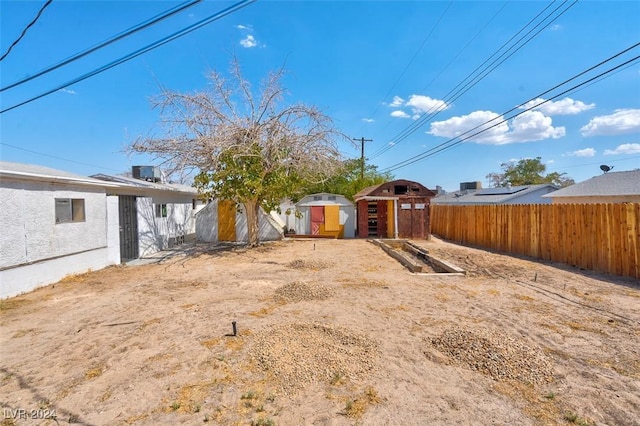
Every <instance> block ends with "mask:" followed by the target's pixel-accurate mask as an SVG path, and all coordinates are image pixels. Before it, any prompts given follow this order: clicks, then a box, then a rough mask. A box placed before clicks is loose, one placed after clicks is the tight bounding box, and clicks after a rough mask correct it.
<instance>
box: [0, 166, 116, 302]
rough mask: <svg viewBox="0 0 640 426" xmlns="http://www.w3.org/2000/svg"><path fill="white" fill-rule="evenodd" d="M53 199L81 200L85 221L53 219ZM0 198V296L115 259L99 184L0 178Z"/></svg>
mask: <svg viewBox="0 0 640 426" xmlns="http://www.w3.org/2000/svg"><path fill="white" fill-rule="evenodd" d="M56 198H58V199H60V198H71V199H83V200H84V209H85V220H84V221H80V222H67V223H56V220H55V204H56V202H55V200H56ZM0 200H2V209H0V227H1V229H2V230H3V231H2V238H1V239H0V282H1V283H2V286H1V292H0V298H5V297H10V296H14V295H17V294H20V293H22V292H25V291H29V290H33V289H35V288H37V287H39V286H43V285H47V284H50V283H53V282H56V281H58V280H60V279H62V278H64V277H65V276H67V275H70V274H77V273H83V272H87V271H89V270H96V269H101V268H104V267H105V266H108V265H110V264H114V263H117V262H116V261H115V259H113V257H112V256H111V257H110V256H109V248H108V241H107V198H106V193H105V189H104V188H100V187H88V186H81V185H64V184H58V183H55V182H39V181H28V180H11V179H7V178H5V177H3V178H2V184H1V185H0Z"/></svg>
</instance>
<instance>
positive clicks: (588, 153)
mask: <svg viewBox="0 0 640 426" xmlns="http://www.w3.org/2000/svg"><path fill="white" fill-rule="evenodd" d="M565 155H566V156H567V157H593V156H594V155H596V150H595V149H593V148H585V149H578V150H576V151H572V152H567V153H566V154H565Z"/></svg>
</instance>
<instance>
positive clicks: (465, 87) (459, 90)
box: [371, 0, 578, 158]
mask: <svg viewBox="0 0 640 426" xmlns="http://www.w3.org/2000/svg"><path fill="white" fill-rule="evenodd" d="M577 2H578V0H574V1H573V3H571V4H570V5H569V6H568V7H567V8H566V9H564V10H562V11H561V12H560V13H559V14H557V15H556V16H553V15H554V14H555V13H556V12H557V11H558V10H559V9H560V8H561V7H562V6H564V5H565V4H566V3H567V1H564V2H562V4H561V5H560V6H558V7H556V8H555V9H554V10H553V11H551V12H549V13H548V14H547V15H546V16H545V17H544V19H542V20H541V21H540V22H538V23H537V24H536V25H535V26H533V28H531V29H530V30H529V31H527V32H526V33H525V34H524V35H523V36H522V37H520V38H519V39H518V40H517V41H516V42H515V43H514V44H513V45H511V47H509V48H508V49H507V50H506V51H504V52H502V54H500V55H499V56H498V57H497V58H495V59H494V60H493V61H492V62H491V63H489V64H488V65H487V66H486V67H484V68H483V69H482V70H481V71H480V72H479V73H478V74H477V75H475V76H473V75H474V74H475V73H476V71H478V69H480V68H482V67H483V66H484V65H485V64H487V62H489V61H491V59H492V58H493V57H494V56H496V55H497V54H498V53H499V52H500V51H501V50H502V49H503V48H504V47H505V46H506V45H507V44H509V43H510V42H511V41H512V40H513V39H514V38H516V37H517V36H518V35H519V34H520V33H522V32H523V31H524V30H525V29H526V28H527V27H528V26H529V25H531V24H532V23H533V22H534V21H535V20H536V19H537V18H538V17H540V15H542V14H543V13H544V12H545V11H546V10H547V9H548V8H549V7H550V6H551V5H552V4H553V3H551V4H549V5H548V6H547V7H545V8H544V9H543V10H542V11H541V12H540V13H538V15H536V16H535V17H534V18H532V19H531V20H530V21H529V22H528V23H527V24H526V25H525V26H524V27H522V28H521V29H520V30H519V31H518V32H517V33H516V34H515V35H514V36H512V37H511V38H510V39H509V40H508V41H507V42H505V43H504V44H503V45H502V46H501V47H500V48H498V49H497V50H496V51H495V52H494V53H493V54H492V55H491V56H489V58H487V59H486V60H485V61H484V62H483V63H482V64H480V65H479V66H478V67H476V68H475V69H474V70H473V71H472V72H471V73H469V75H467V77H465V78H464V79H463V80H462V81H461V82H460V83H458V84H457V85H456V86H455V87H454V88H453V89H451V90H450V91H449V92H448V93H447V94H446V95H445V96H444V98H443V102H444V103H445V105H446V104H451V103H452V102H454V101H455V100H457V99H459V98H460V97H461V96H462V95H464V94H465V93H466V92H468V91H469V90H470V89H471V88H472V87H473V86H475V85H477V84H478V83H479V82H480V81H482V80H483V79H484V78H485V77H487V76H488V75H489V74H490V73H491V72H493V71H494V70H495V69H496V68H497V67H498V66H500V65H501V64H503V63H504V62H505V61H506V60H507V59H509V58H510V57H511V56H513V55H514V54H515V53H516V52H518V51H519V50H521V49H522V48H523V47H524V46H526V45H527V44H528V43H529V42H530V41H531V40H533V39H534V38H535V37H537V36H538V34H540V33H541V32H542V31H544V30H545V29H546V28H548V27H549V26H550V25H551V24H552V23H553V22H555V21H556V20H557V19H558V18H559V17H560V16H562V15H563V14H564V13H566V12H567V11H568V10H569V9H570V8H571V7H573V6H574V5H575V4H576V3H577ZM552 16H553V18H552V19H551V20H550V21H549V22H548V23H546V24H545V25H544V26H543V27H542V28H539V29H538V31H536V32H535V33H534V34H533V35H531V33H532V32H533V31H535V30H536V29H537V28H538V27H540V26H541V25H542V24H543V23H544V22H545V21H546V20H547V19H549V18H551V17H552ZM527 37H528V38H527ZM525 38H527V39H526V40H525ZM523 40H524V42H522V41H523ZM521 42H522V44H520V43H521ZM518 44H520V45H518ZM516 46H517V48H516ZM514 48H515V50H513V52H511V53H509V51H511V50H512V49H514ZM507 53H509V54H508V55H507ZM505 55H507V56H506V57H504V56H505ZM503 57H504V58H503ZM500 59H502V60H500ZM498 61H499V62H498ZM470 78H471V80H469V79H470ZM467 80H469V81H468V82H466V83H465V81H467ZM460 86H462V87H460ZM440 112H442V105H438V106H434V107H432V108H431V109H430V110H428V111H426V112H425V113H424V114H422V115H421V116H420V117H419V118H418V119H417V120H416V121H414V122H413V123H412V124H410V125H409V126H407V127H406V128H405V129H404V130H402V131H401V132H400V133H398V134H397V135H396V136H395V137H394V138H392V142H393V144H389V145H387V146H385V147H383V148H381V149H380V150H378V151H377V152H375V153H374V154H373V155H372V157H371V158H376V157H378V156H380V155H382V154H384V153H385V152H387V151H389V150H390V149H392V148H393V147H395V146H397V144H398V143H399V142H402V141H403V140H405V139H406V138H408V137H409V136H410V135H412V134H413V133H415V132H416V131H418V129H420V128H421V127H423V126H424V125H425V124H427V122H428V121H429V120H431V119H433V118H434V117H435V116H437V115H438V114H439V113H440Z"/></svg>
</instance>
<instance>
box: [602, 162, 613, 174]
mask: <svg viewBox="0 0 640 426" xmlns="http://www.w3.org/2000/svg"><path fill="white" fill-rule="evenodd" d="M611 169H613V166H611V167H609V166H607V165H606V164H603V165H602V166H600V170H602V171H603V172H605V173H607V172H608V171H609V170H611Z"/></svg>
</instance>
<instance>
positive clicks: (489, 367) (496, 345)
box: [431, 327, 553, 384]
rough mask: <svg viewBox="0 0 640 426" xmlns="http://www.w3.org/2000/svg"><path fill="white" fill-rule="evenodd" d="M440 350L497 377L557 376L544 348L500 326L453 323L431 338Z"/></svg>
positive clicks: (539, 379) (543, 379)
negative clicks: (537, 346)
mask: <svg viewBox="0 0 640 426" xmlns="http://www.w3.org/2000/svg"><path fill="white" fill-rule="evenodd" d="M431 344H432V345H433V346H434V347H435V348H436V349H438V350H439V351H440V352H442V353H444V354H446V355H449V356H450V357H451V358H453V359H454V360H455V361H456V362H458V363H460V364H463V365H466V366H468V367H469V368H471V369H472V370H475V371H478V372H480V373H482V374H486V375H488V376H490V377H491V378H493V379H495V380H509V379H511V380H518V381H520V382H523V383H533V384H543V383H547V382H551V381H552V380H553V367H552V364H551V360H550V359H549V358H548V357H547V356H546V355H545V354H544V353H543V352H542V350H541V349H539V348H535V347H531V346H529V345H528V344H527V343H526V342H525V341H524V340H523V339H520V338H516V337H513V336H510V335H508V334H505V333H502V332H500V331H498V330H489V329H469V328H463V327H452V328H450V329H448V330H445V331H444V332H443V333H442V334H441V335H440V336H438V337H433V338H431Z"/></svg>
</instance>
